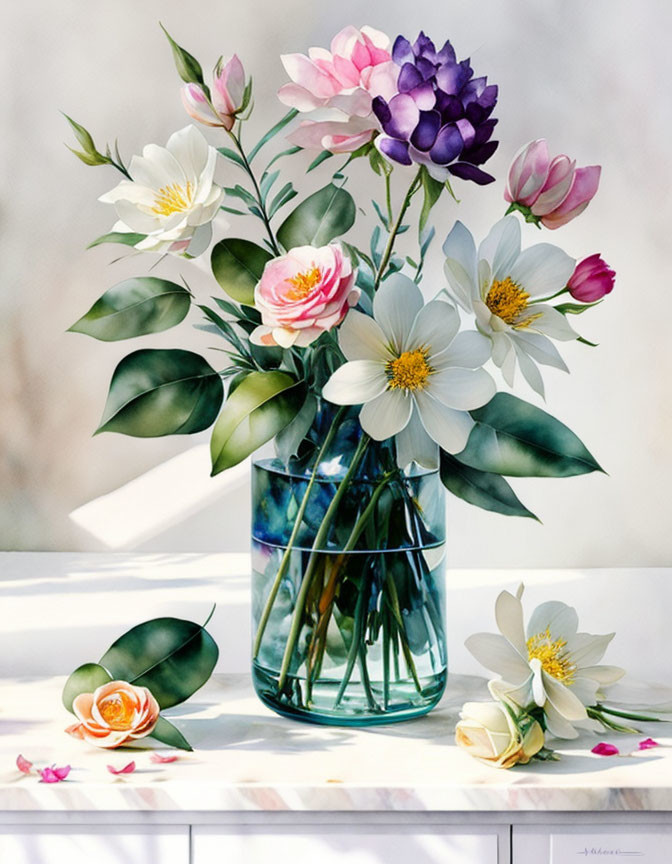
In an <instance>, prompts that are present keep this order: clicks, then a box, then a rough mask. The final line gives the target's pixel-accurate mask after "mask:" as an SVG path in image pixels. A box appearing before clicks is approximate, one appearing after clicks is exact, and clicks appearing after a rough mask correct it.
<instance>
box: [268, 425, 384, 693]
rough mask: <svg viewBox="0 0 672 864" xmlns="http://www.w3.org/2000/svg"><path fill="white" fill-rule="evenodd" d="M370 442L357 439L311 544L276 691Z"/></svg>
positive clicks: (289, 661)
mask: <svg viewBox="0 0 672 864" xmlns="http://www.w3.org/2000/svg"><path fill="white" fill-rule="evenodd" d="M370 441H371V439H370V438H369V436H368V435H362V437H361V438H360V439H359V443H358V444H357V449H356V450H355V455H354V456H353V458H352V462H351V463H350V467H349V468H348V470H347V472H346V475H345V477H344V478H343V480H342V481H341V482H340V484H339V486H338V489H337V490H336V494H335V495H334V497H333V498H332V499H331V501H330V502H329V507H328V508H327V512H326V513H325V514H324V518H323V520H322V523H321V525H320V527H319V528H318V530H317V534H316V535H315V540H314V542H313V547H312V550H311V553H310V558H309V559H308V565H307V567H306V572H305V574H304V576H303V581H302V583H301V588H300V589H299V594H298V597H297V598H296V606H295V609H294V617H293V619H292V626H291V629H290V631H289V636H288V637H287V644H286V646H285V653H284V656H283V658H282V668H281V669H280V678H279V679H278V690H282V688H283V687H284V685H285V679H286V678H287V673H288V672H289V666H290V663H291V661H292V655H293V653H294V646H295V645H296V641H297V639H298V637H299V631H300V629H301V619H302V617H303V605H304V603H305V602H306V595H307V594H308V589H309V588H310V583H311V581H312V578H313V571H314V570H315V566H316V565H317V562H318V558H319V554H320V552H321V551H324V550H323V548H322V547H323V544H324V541H325V540H326V537H327V533H328V531H329V528H330V527H331V522H332V520H333V518H334V515H335V513H336V511H337V510H338V505H339V504H340V503H341V498H342V497H343V495H344V494H345V491H346V489H347V488H348V485H349V483H350V480H352V477H353V475H354V473H355V471H356V470H357V468H358V467H359V463H360V461H361V459H362V456H363V455H364V453H365V451H366V448H367V447H368V445H369V442H370Z"/></svg>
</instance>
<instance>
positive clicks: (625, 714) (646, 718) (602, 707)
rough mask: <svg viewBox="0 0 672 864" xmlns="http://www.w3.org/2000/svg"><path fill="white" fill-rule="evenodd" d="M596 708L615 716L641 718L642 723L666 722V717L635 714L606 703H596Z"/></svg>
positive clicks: (630, 718) (631, 718)
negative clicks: (611, 706) (607, 705)
mask: <svg viewBox="0 0 672 864" xmlns="http://www.w3.org/2000/svg"><path fill="white" fill-rule="evenodd" d="M595 710H597V711H600V712H602V713H604V714H613V715H614V717H623V719H625V720H639V721H640V723H666V722H672V721H667V720H665V718H664V717H649V716H647V715H646V714H633V713H632V712H631V711H617V710H616V709H615V708H607V707H606V706H605V705H596V706H595Z"/></svg>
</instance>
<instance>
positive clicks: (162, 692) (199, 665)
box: [100, 618, 219, 710]
mask: <svg viewBox="0 0 672 864" xmlns="http://www.w3.org/2000/svg"><path fill="white" fill-rule="evenodd" d="M218 655H219V650H218V648H217V645H216V643H215V641H214V639H213V638H212V636H211V635H210V634H209V633H208V632H207V630H205V628H204V627H203V626H202V625H201V624H195V623H194V622H193V621H184V620H183V619H181V618H153V619H152V620H151V621H145V622H144V623H143V624H138V626H137V627H133V628H132V629H131V630H129V631H128V632H127V633H124V635H123V636H120V637H119V639H117V641H116V642H114V644H112V645H111V646H110V647H109V648H108V650H107V651H106V652H105V654H103V656H102V657H101V659H100V665H101V666H104V667H105V669H107V670H108V671H109V672H110V674H111V675H112V677H113V678H115V679H116V678H118V679H119V680H121V681H127V682H128V683H129V684H134V685H136V686H137V687H147V689H148V690H149V691H150V692H151V693H152V695H153V696H154V698H155V699H156V701H157V702H158V703H159V706H160V707H161V709H162V710H163V709H164V708H170V707H171V706H172V705H179V704H180V703H181V702H184V701H185V700H186V699H188V698H189V697H190V696H191V695H193V694H194V693H195V692H196V691H197V690H198V689H199V688H200V687H202V686H203V685H204V684H205V682H206V681H207V680H208V678H210V676H211V675H212V671H213V669H214V668H215V664H216V663H217V657H218Z"/></svg>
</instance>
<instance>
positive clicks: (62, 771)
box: [38, 765, 70, 783]
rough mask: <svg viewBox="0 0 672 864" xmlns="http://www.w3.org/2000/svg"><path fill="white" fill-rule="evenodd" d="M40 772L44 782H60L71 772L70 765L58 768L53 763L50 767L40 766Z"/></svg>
mask: <svg viewBox="0 0 672 864" xmlns="http://www.w3.org/2000/svg"><path fill="white" fill-rule="evenodd" d="M38 773H39V775H40V777H41V778H42V783H60V782H61V780H65V779H66V777H67V776H68V774H69V773H70V766H69V765H64V766H63V767H62V768H57V767H56V766H55V765H52V766H51V767H49V768H40V769H39V771H38Z"/></svg>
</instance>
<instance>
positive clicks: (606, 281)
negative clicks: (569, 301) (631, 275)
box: [567, 253, 616, 303]
mask: <svg viewBox="0 0 672 864" xmlns="http://www.w3.org/2000/svg"><path fill="white" fill-rule="evenodd" d="M615 277H616V273H615V272H614V271H613V270H611V269H610V268H609V265H608V264H607V263H606V262H605V261H603V260H602V258H601V257H600V255H599V254H597V253H596V254H595V255H590V256H589V257H588V258H584V259H583V261H581V262H580V263H579V264H577V265H576V269H575V270H574V272H573V273H572V275H571V277H570V280H569V282H568V283H567V287H568V288H569V293H570V294H571V295H572V297H573V298H574V299H575V300H579V301H580V302H581V303H594V302H595V301H596V300H601V299H602V297H604V296H605V295H606V294H609V293H610V292H611V290H612V289H613V287H614V279H615Z"/></svg>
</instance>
